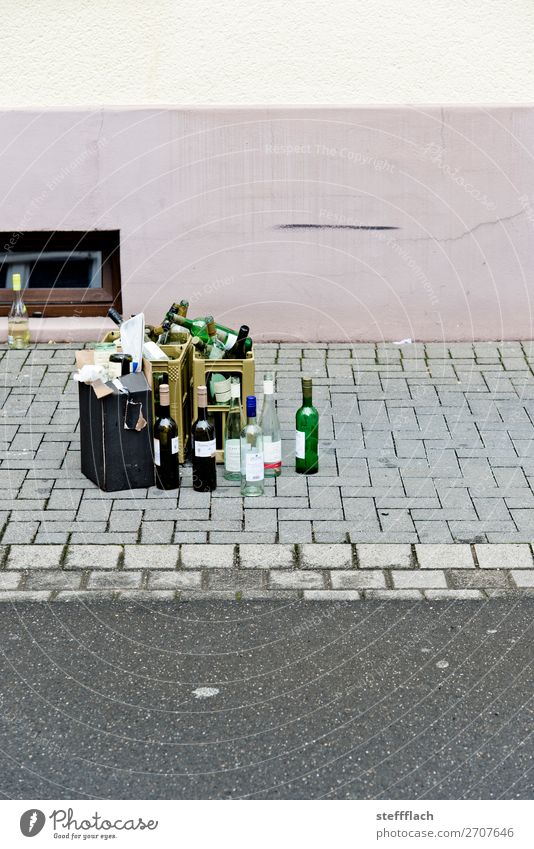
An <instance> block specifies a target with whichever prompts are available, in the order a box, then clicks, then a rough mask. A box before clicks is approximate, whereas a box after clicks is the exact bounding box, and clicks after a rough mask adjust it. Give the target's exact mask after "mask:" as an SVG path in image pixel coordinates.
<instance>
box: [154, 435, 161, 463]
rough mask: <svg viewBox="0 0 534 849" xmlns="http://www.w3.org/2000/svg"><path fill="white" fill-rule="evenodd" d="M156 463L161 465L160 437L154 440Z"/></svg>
mask: <svg viewBox="0 0 534 849" xmlns="http://www.w3.org/2000/svg"><path fill="white" fill-rule="evenodd" d="M154 463H155V464H156V466H161V452H160V450H159V439H155V440H154Z"/></svg>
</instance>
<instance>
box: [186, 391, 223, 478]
mask: <svg viewBox="0 0 534 849" xmlns="http://www.w3.org/2000/svg"><path fill="white" fill-rule="evenodd" d="M197 404H198V418H197V420H196V422H195V424H194V425H193V432H192V437H193V440H192V441H193V489H194V490H196V492H213V490H214V489H216V488H217V467H216V464H215V452H216V442H215V428H214V426H213V425H212V424H211V422H209V421H208V390H207V389H206V387H205V386H198V387H197Z"/></svg>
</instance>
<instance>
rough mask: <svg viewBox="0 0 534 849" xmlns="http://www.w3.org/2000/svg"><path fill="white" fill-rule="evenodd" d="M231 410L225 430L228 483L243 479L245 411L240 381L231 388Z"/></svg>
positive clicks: (226, 475) (225, 470)
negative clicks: (242, 452)
mask: <svg viewBox="0 0 534 849" xmlns="http://www.w3.org/2000/svg"><path fill="white" fill-rule="evenodd" d="M230 392H231V399H230V409H229V410H228V413H227V415H226V426H225V429H224V477H225V479H226V480H227V481H238V480H240V479H241V443H240V440H241V431H242V429H243V410H242V409H241V384H240V382H239V381H235V382H234V383H232V385H231V387H230Z"/></svg>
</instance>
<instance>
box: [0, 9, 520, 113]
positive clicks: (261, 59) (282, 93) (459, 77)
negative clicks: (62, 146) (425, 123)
mask: <svg viewBox="0 0 534 849" xmlns="http://www.w3.org/2000/svg"><path fill="white" fill-rule="evenodd" d="M0 15H1V20H2V27H1V31H0V48H1V49H0V70H1V73H0V107H20V106H24V107H27V106H56V107H57V106H77V105H99V104H108V105H118V104H124V105H126V104H137V105H144V104H150V105H158V104H177V103H180V104H257V103H272V104H296V103H306V104H370V103H490V102H491V103H495V102H503V103H511V102H514V103H518V102H530V101H531V100H532V91H533V90H534V87H533V82H534V80H533V77H534V3H532V0H492V1H491V2H489V3H488V2H482V0H457V2H451V0H410V2H408V3H400V2H398V0H382V2H381V3H377V2H376V0H328V2H326V0H291V2H288V0H271V2H269V3H263V4H261V3H260V4H258V3H250V2H249V0H233V2H230V0H225V2H220V0H189V2H187V3H186V2H183V0H159V2H147V0H77V2H74V0H17V2H14V0H0Z"/></svg>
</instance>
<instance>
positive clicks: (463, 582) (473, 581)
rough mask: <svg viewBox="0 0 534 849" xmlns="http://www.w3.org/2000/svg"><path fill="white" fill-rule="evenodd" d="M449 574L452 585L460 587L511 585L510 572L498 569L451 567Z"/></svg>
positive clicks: (483, 587)
mask: <svg viewBox="0 0 534 849" xmlns="http://www.w3.org/2000/svg"><path fill="white" fill-rule="evenodd" d="M447 574H448V578H449V582H450V585H451V587H456V588H458V589H468V588H471V587H473V588H475V587H476V588H482V589H485V588H486V587H491V588H495V587H508V586H510V576H509V574H508V572H505V571H502V570H497V569H486V570H484V571H482V570H481V569H466V570H457V569H451V570H450V571H449V572H448V573H447Z"/></svg>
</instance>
